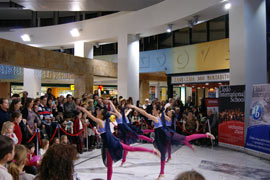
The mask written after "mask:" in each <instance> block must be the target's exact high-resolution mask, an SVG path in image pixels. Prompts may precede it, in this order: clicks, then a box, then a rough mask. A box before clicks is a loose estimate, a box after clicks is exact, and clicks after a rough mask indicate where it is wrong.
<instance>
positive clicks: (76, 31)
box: [70, 28, 80, 37]
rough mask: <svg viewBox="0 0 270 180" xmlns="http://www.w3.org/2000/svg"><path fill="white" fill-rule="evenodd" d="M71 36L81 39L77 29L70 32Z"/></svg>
mask: <svg viewBox="0 0 270 180" xmlns="http://www.w3.org/2000/svg"><path fill="white" fill-rule="evenodd" d="M70 34H71V36H72V37H79V36H80V32H79V30H78V29H77V28H74V29H72V30H71V31H70Z"/></svg>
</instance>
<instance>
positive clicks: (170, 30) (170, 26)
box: [167, 24, 172, 33]
mask: <svg viewBox="0 0 270 180" xmlns="http://www.w3.org/2000/svg"><path fill="white" fill-rule="evenodd" d="M170 32H172V24H168V28H167V33H170Z"/></svg>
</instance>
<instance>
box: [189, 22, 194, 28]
mask: <svg viewBox="0 0 270 180" xmlns="http://www.w3.org/2000/svg"><path fill="white" fill-rule="evenodd" d="M188 27H189V28H193V27H194V24H193V21H192V20H189V21H188Z"/></svg>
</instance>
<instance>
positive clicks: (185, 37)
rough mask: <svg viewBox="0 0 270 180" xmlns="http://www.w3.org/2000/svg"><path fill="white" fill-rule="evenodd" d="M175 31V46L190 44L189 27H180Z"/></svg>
mask: <svg viewBox="0 0 270 180" xmlns="http://www.w3.org/2000/svg"><path fill="white" fill-rule="evenodd" d="M173 33H174V46H184V45H188V44H190V42H189V28H183V29H179V30H176V31H174V32H173Z"/></svg>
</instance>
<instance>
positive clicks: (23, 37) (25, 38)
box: [21, 34, 31, 41]
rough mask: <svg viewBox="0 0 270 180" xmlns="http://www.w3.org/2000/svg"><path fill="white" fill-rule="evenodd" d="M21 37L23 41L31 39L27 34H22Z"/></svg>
mask: <svg viewBox="0 0 270 180" xmlns="http://www.w3.org/2000/svg"><path fill="white" fill-rule="evenodd" d="M21 38H22V40H23V41H31V38H30V36H29V34H24V35H22V36H21Z"/></svg>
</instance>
